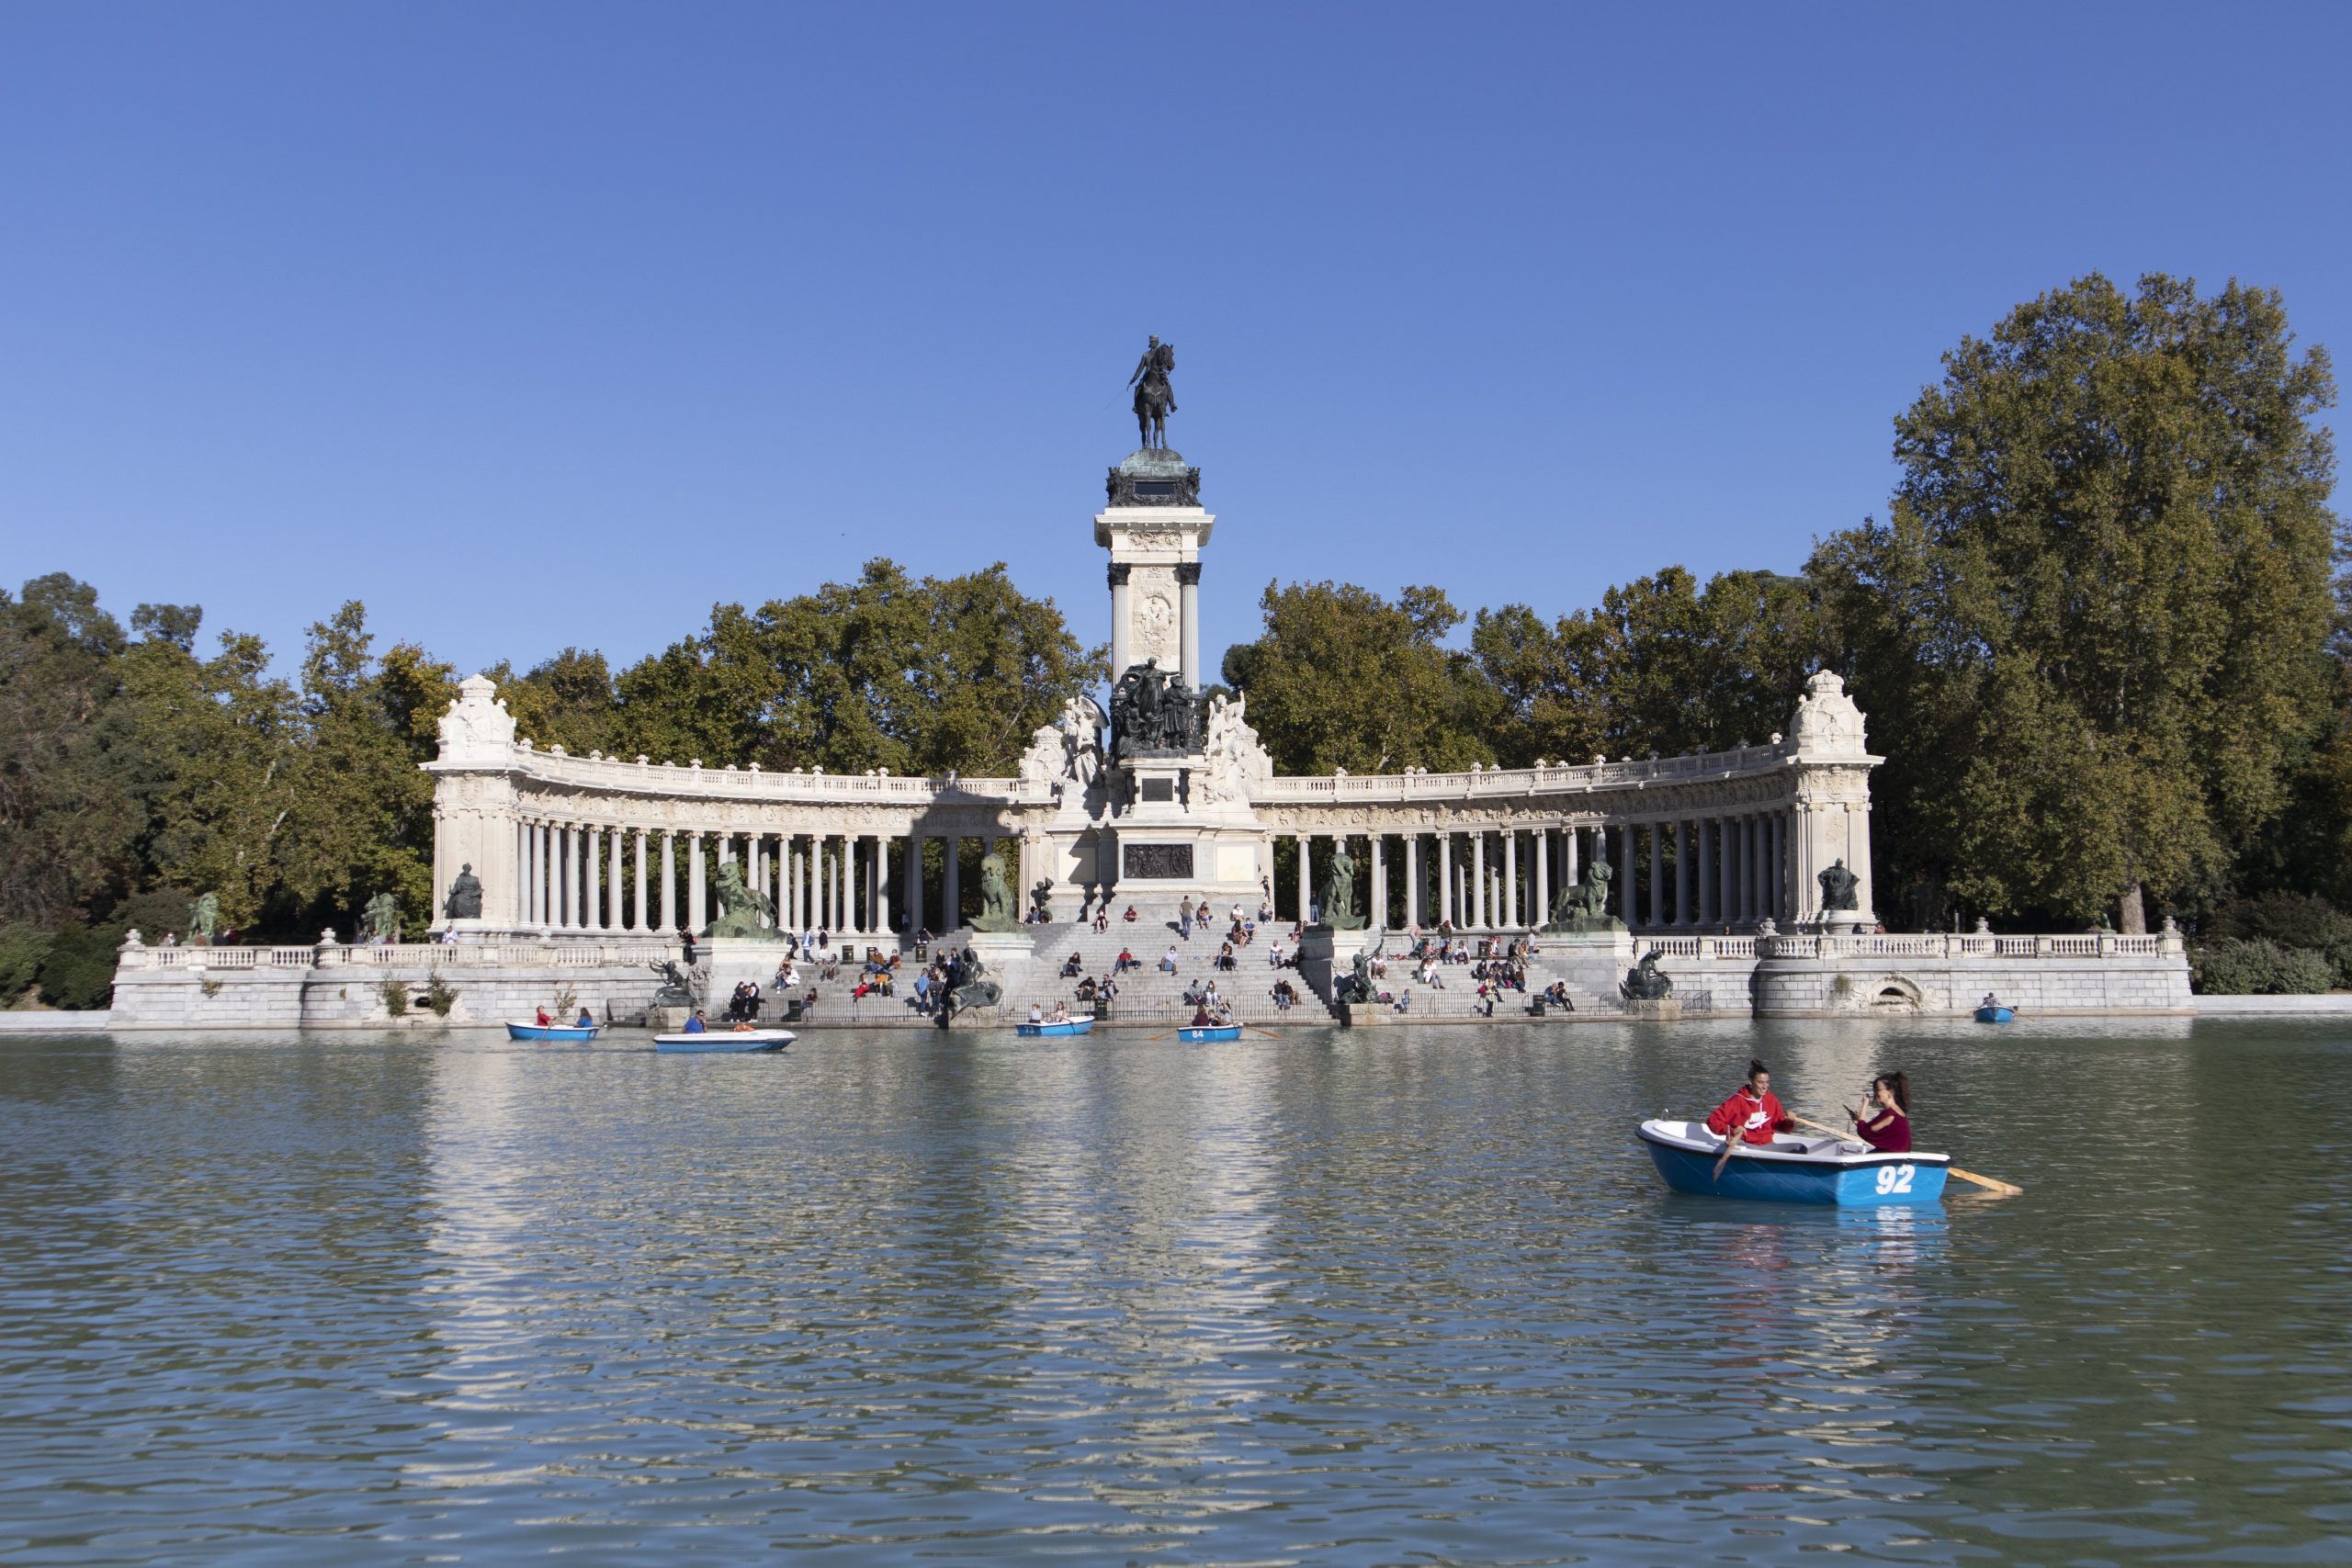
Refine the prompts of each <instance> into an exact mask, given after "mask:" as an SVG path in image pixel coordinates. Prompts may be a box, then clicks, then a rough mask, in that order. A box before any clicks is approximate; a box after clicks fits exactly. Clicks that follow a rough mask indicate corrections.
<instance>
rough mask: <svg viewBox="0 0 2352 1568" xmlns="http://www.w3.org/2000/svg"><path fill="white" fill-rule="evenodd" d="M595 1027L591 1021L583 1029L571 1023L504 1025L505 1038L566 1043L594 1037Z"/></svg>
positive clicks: (579, 1041) (581, 1041)
mask: <svg viewBox="0 0 2352 1568" xmlns="http://www.w3.org/2000/svg"><path fill="white" fill-rule="evenodd" d="M597 1028H598V1026H597V1025H595V1024H593V1023H592V1024H590V1025H589V1026H588V1027H586V1028H585V1029H582V1027H580V1026H579V1025H578V1024H573V1023H510V1024H508V1025H507V1026H506V1038H507V1039H509V1040H560V1041H563V1042H565V1043H571V1044H579V1043H583V1042H586V1041H590V1040H594V1039H595V1038H596V1030H597Z"/></svg>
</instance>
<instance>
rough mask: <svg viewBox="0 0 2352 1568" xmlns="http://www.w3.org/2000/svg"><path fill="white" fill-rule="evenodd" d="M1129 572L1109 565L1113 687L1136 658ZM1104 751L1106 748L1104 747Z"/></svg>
mask: <svg viewBox="0 0 2352 1568" xmlns="http://www.w3.org/2000/svg"><path fill="white" fill-rule="evenodd" d="M1128 570H1130V569H1129V568H1128V567H1126V566H1125V564H1124V563H1122V562H1119V561H1113V562H1112V563H1111V682H1112V684H1114V685H1116V684H1117V683H1118V680H1119V677H1120V676H1122V675H1124V674H1125V673H1126V672H1127V666H1128V665H1130V664H1132V663H1134V662H1135V657H1136V656H1135V649H1133V648H1132V647H1130V646H1129V645H1128V641H1127V572H1128ZM1105 750H1108V748H1107V747H1106V748H1105ZM948 842H950V843H953V842H955V840H952V839H951V840H948ZM944 927H945V929H946V930H948V931H954V930H955V929H956V922H955V921H954V920H953V919H949V920H946V921H945V922H944Z"/></svg>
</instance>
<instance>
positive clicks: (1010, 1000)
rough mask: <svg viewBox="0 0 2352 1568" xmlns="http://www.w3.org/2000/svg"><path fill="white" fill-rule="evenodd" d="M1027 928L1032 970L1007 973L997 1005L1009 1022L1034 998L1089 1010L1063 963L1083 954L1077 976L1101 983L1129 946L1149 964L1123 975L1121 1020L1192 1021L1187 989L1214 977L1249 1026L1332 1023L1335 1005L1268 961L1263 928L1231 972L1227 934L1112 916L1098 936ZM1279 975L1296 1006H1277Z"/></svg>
mask: <svg viewBox="0 0 2352 1568" xmlns="http://www.w3.org/2000/svg"><path fill="white" fill-rule="evenodd" d="M1274 929H1275V930H1276V931H1281V932H1282V933H1283V948H1284V951H1285V952H1288V951H1289V950H1290V948H1291V947H1292V945H1293V944H1292V943H1291V942H1290V940H1289V930H1290V928H1289V927H1287V926H1283V925H1280V924H1279V923H1278V924H1277V925H1276V927H1275V928H1274ZM1023 931H1024V932H1026V933H1029V934H1030V935H1031V938H1032V944H1031V951H1032V953H1033V954H1034V957H1033V958H1032V960H1031V962H1030V964H1029V965H1028V970H1027V973H1026V974H1023V975H1012V976H1008V982H1009V983H1008V984H1007V985H1006V988H1005V993H1004V1002H1003V1004H1002V1006H1001V1008H1000V1009H999V1010H998V1016H999V1017H1000V1018H1002V1019H1005V1020H1008V1021H1019V1020H1021V1019H1024V1018H1026V1017H1028V1016H1029V1007H1030V1004H1031V1003H1032V1002H1035V1003H1036V1004H1037V1005H1038V1006H1039V1007H1041V1008H1043V1009H1044V1010H1046V1011H1047V1012H1049V1013H1050V1012H1051V1011H1053V1010H1054V1004H1055V1003H1056V1002H1062V1003H1065V1004H1067V1005H1068V1006H1069V1010H1070V1012H1071V1013H1072V1014H1073V1015H1079V1014H1082V1013H1084V1012H1085V1010H1086V1008H1085V1004H1083V1003H1081V1002H1080V1001H1079V999H1078V977H1073V978H1070V979H1064V978H1063V977H1062V972H1061V971H1062V965H1063V964H1064V963H1066V962H1067V961H1068V960H1069V955H1070V954H1071V953H1077V954H1078V956H1079V977H1083V976H1093V977H1094V978H1095V979H1097V980H1101V979H1103V977H1104V976H1108V975H1110V974H1111V972H1112V965H1113V964H1114V963H1116V961H1117V959H1118V956H1119V950H1120V949H1121V948H1122V947H1125V948H1128V949H1130V950H1132V951H1133V952H1134V953H1135V955H1136V959H1137V960H1138V961H1140V962H1141V964H1143V967H1142V968H1140V969H1130V970H1128V971H1127V972H1126V973H1125V975H1122V976H1118V982H1119V994H1118V995H1117V996H1116V997H1115V998H1113V999H1112V1001H1111V1004H1110V1016H1111V1018H1112V1019H1113V1021H1116V1022H1118V1023H1121V1024H1127V1023H1156V1024H1159V1025H1160V1026H1161V1027H1163V1028H1168V1029H1173V1028H1175V1027H1176V1026H1177V1025H1179V1024H1183V1023H1190V1022H1191V1021H1192V1019H1193V1010H1192V1009H1191V1008H1190V1007H1188V1006H1186V1005H1185V1004H1184V999H1183V997H1184V990H1185V988H1186V987H1189V986H1192V985H1194V984H1196V983H1199V982H1201V981H1204V980H1214V981H1216V989H1217V995H1218V996H1220V997H1222V998H1225V1000H1226V1002H1227V1006H1228V1008H1229V1009H1230V1010H1231V1012H1232V1016H1233V1017H1234V1018H1235V1019H1236V1020H1237V1021H1241V1022H1244V1023H1277V1022H1280V1023H1291V1024H1324V1023H1330V1022H1332V1021H1333V1018H1332V1014H1331V1010H1330V1009H1329V1008H1327V1007H1326V1006H1324V1005H1323V1002H1322V1001H1321V999H1320V998H1317V996H1316V995H1315V993H1314V992H1313V991H1311V990H1309V989H1308V988H1307V986H1306V982H1305V981H1304V980H1302V979H1300V978H1299V974H1298V971H1297V970H1296V969H1295V968H1293V967H1291V966H1289V965H1288V964H1285V965H1284V966H1283V967H1282V968H1280V969H1276V968H1274V967H1273V966H1272V965H1271V964H1268V963H1267V962H1266V954H1267V952H1268V949H1269V941H1270V939H1269V936H1268V933H1267V931H1265V930H1264V929H1263V928H1261V929H1260V931H1259V933H1258V939H1257V940H1256V941H1255V942H1251V943H1250V944H1249V945H1248V946H1246V947H1238V948H1236V949H1235V950H1234V968H1233V970H1232V971H1231V972H1230V973H1227V972H1224V971H1220V970H1218V969H1217V968H1216V955H1217V950H1218V949H1219V948H1220V947H1222V946H1223V945H1224V938H1223V936H1222V934H1219V935H1216V936H1212V935H1210V934H1209V933H1208V932H1207V931H1201V930H1197V929H1196V930H1195V931H1193V939H1192V941H1190V942H1186V941H1185V940H1184V939H1183V938H1182V936H1180V935H1178V934H1177V931H1176V928H1175V926H1174V924H1173V923H1172V922H1152V921H1147V920H1138V921H1136V923H1135V924H1133V925H1125V924H1123V923H1120V922H1118V921H1115V920H1114V921H1113V922H1112V925H1111V929H1110V930H1109V931H1103V932H1101V933H1099V934H1098V933H1097V932H1096V931H1094V929H1093V928H1092V927H1091V926H1089V925H1082V924H1078V923H1075V922H1070V923H1057V924H1051V925H1042V926H1025V927H1023ZM1170 947H1173V948H1175V949H1176V973H1174V974H1173V975H1170V974H1168V973H1167V972H1165V971H1164V970H1162V969H1161V968H1160V967H1159V964H1160V960H1161V959H1162V958H1164V957H1165V956H1166V955H1167V953H1168V950H1169V948H1170ZM1277 979H1287V980H1289V981H1290V983H1291V986H1292V988H1293V989H1295V990H1296V991H1297V993H1298V998H1299V999H1298V1001H1297V1003H1296V1004H1295V1006H1293V1007H1292V1008H1291V1009H1290V1010H1288V1011H1284V1010H1282V1009H1281V1008H1279V1007H1277V1006H1275V1004H1274V998H1273V985H1274V982H1275V981H1276V980H1277Z"/></svg>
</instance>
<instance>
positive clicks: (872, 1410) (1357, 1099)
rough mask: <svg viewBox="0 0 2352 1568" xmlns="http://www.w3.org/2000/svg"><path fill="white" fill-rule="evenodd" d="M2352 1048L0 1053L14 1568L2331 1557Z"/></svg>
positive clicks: (2342, 1460)
mask: <svg viewBox="0 0 2352 1568" xmlns="http://www.w3.org/2000/svg"><path fill="white" fill-rule="evenodd" d="M2348 1037H2352V1030H2347V1029H2346V1028H2345V1027H2344V1026H2343V1025H2339V1024H2285V1025H2275V1026H2273V1025H2246V1024H2227V1025H2222V1024H2203V1025H2198V1026H2195V1027H2193V1028H2192V1027H2191V1026H2189V1025H2188V1023H2186V1022H2185V1021H2184V1022H2174V1021H2115V1022H2112V1023H2109V1024H2098V1023H2072V1024H2067V1025H2065V1026H2063V1027H2060V1026H2056V1025H2052V1026H2050V1027H2048V1028H2046V1029H2044V1028H2037V1027H2035V1026H2032V1025H2026V1024H2020V1025H2018V1026H2014V1027H2011V1028H2009V1029H2007V1030H2002V1031H1995V1030H1991V1029H1985V1028H1981V1027H1978V1026H1975V1025H1972V1024H1958V1025H1946V1024H1941V1023H1936V1024H1915V1025H1908V1026H1905V1025H1888V1024H1857V1025H1853V1026H1844V1025H1833V1024H1815V1023H1805V1024H1781V1025H1753V1026H1751V1025H1744V1024H1738V1025H1734V1024H1721V1025H1718V1024H1687V1025H1680V1026H1669V1027H1657V1028H1647V1029H1635V1028H1631V1027H1612V1026H1600V1025H1582V1024H1579V1025H1569V1026H1563V1025H1557V1024H1555V1025H1552V1026H1549V1027H1545V1026H1519V1027H1504V1028H1498V1029H1496V1030H1494V1031H1492V1032H1479V1031H1476V1030H1466V1029H1459V1028H1453V1029H1433V1028H1427V1027H1423V1028H1420V1029H1390V1030H1385V1031H1377V1032H1363V1033H1356V1034H1342V1033H1337V1032H1313V1033H1304V1032H1303V1033H1299V1034H1295V1035H1291V1036H1288V1037H1285V1038H1283V1039H1282V1040H1279V1041H1253V1042H1250V1043H1242V1044H1238V1045H1224V1046H1184V1045H1181V1044H1179V1043H1176V1042H1174V1041H1166V1042H1148V1041H1146V1040H1144V1039H1143V1038H1141V1037H1140V1036H1139V1035H1136V1034H1129V1033H1113V1034H1106V1035H1102V1036H1097V1037H1095V1038H1093V1039H1091V1040H1084V1041H1075V1042H1052V1041H1047V1042H1029V1043H1014V1042H1013V1041H1012V1040H1010V1039H995V1038H987V1037H974V1036H967V1035H958V1036H956V1037H954V1038H952V1039H946V1038H941V1037H939V1036H936V1035H929V1034H915V1033H905V1034H896V1033H894V1034H888V1035H884V1034H863V1035H846V1034H836V1035H832V1036H820V1035H818V1036H811V1037H809V1038H808V1039H805V1040H804V1041H803V1042H802V1043H800V1044H798V1045H797V1046H795V1047H794V1048H793V1049H792V1050H791V1051H790V1052H789V1053H788V1054H786V1055H783V1056H779V1057H758V1056H753V1057H698V1058H697V1057H666V1056H656V1055H651V1054H650V1053H649V1052H647V1051H645V1050H643V1049H642V1048H637V1049H628V1048H624V1047H611V1048H605V1047H599V1048H596V1049H591V1050H564V1049H548V1048H543V1047H534V1046H519V1045H509V1044H507V1043H504V1042H503V1041H491V1040H487V1039H482V1038H480V1037H477V1036H473V1035H470V1034H467V1035H456V1036H445V1037H442V1038H440V1039H434V1038H430V1037H426V1036H410V1035H403V1036H386V1037H373V1036H364V1035H363V1036H351V1035H340V1034H338V1035H332V1036H320V1037H311V1038H304V1039H300V1040H294V1039H287V1038H258V1037H256V1038H252V1039H235V1038H228V1039H209V1038H208V1039H190V1040H179V1041H164V1040H153V1041H151V1040H146V1039H135V1040H130V1039H127V1040H125V1041H122V1042H119V1043H108V1042H107V1041H105V1040H103V1039H97V1038H62V1037H61V1038H45V1039H32V1038H22V1037H17V1038H8V1037H0V1561H5V1562H8V1563H11V1564H31V1563H68V1562H71V1563H87V1562H109V1563H141V1564H147V1563H215V1562H241V1563H288V1564H304V1565H309V1564H318V1563H335V1562H368V1563H379V1562H469V1563H470V1562H515V1561H517V1560H521V1559H526V1558H531V1557H539V1556H549V1557H552V1556H556V1555H559V1554H560V1555H561V1556H562V1557H563V1558H564V1559H565V1560H566V1561H568V1562H580V1563H600V1562H642V1561H644V1560H646V1559H647V1558H648V1557H650V1556H652V1555H655V1554H657V1553H659V1554H662V1555H679V1556H683V1555H688V1554H700V1555H702V1556H704V1557H707V1558H708V1559H710V1560H712V1561H714V1562H729V1561H742V1560H747V1559H749V1558H751V1557H752V1556H754V1555H757V1554H766V1553H769V1552H771V1551H775V1550H777V1549H786V1550H788V1551H792V1552H793V1553H794V1554H795V1560H796V1561H807V1562H861V1563H864V1562H1072V1563H1090V1564H1091V1563H1102V1562H1114V1563H1116V1562H1136V1563H1158V1562H1168V1563H1209V1562H1230V1563H1253V1564H1264V1563H1285V1562H1311V1563H1342V1564H1374V1563H1395V1562H1510V1563H1548V1562H1608V1563H1614V1562H1627V1563H1697V1562H1742V1563H1749V1564H1756V1563H1778V1562H1797V1561H1800V1560H1809V1561H1818V1560H1819V1559H1818V1558H1817V1557H1815V1556H1814V1554H1815V1553H1818V1552H1820V1551H1848V1552H1852V1553H1855V1554H1857V1555H1858V1556H1860V1557H1861V1558H1864V1559H1868V1560H1873V1561H1894V1562H1991V1561H2013V1562H2048V1563H2096V1562H2151V1561H2170V1562H2346V1561H2352V1224H2347V1213H2352V1211H2348V1210H2347V1201H2352V1043H2347V1038H2348ZM630 1043H633V1042H630ZM1751 1052H1756V1053H1760V1054H1762V1055H1764V1056H1766V1057H1767V1058H1768V1059H1769V1060H1770V1063H1771V1065H1772V1066H1773V1067H1774V1068H1775V1070H1776V1078H1777V1082H1776V1088H1778V1089H1779V1090H1780V1092H1781V1095H1782V1097H1783V1098H1784V1099H1786V1100H1788V1101H1789V1102H1790V1103H1791V1105H1792V1107H1793V1108H1795V1109H1798V1110H1802V1111H1809V1112H1812V1113H1815V1114H1823V1113H1832V1114H1834V1108H1835V1107H1836V1106H1837V1105H1838V1103H1839V1102H1840V1101H1841V1100H1852V1099H1854V1098H1855V1096H1856V1095H1857V1094H1858V1093H1859V1090H1860V1085H1861V1082H1862V1080H1863V1079H1864V1078H1865V1077H1866V1076H1867V1075H1868V1074H1869V1073H1870V1072H1871V1071H1872V1070H1873V1069H1876V1068H1882V1067H1886V1066H1902V1067H1905V1068H1906V1069H1908V1070H1909V1071H1910V1073H1911V1074H1912V1075H1913V1077H1914V1080H1915V1082H1916V1083H1917V1087H1918V1103H1917V1107H1916V1112H1917V1126H1918V1129H1919V1133H1920V1137H1921V1143H1922V1145H1923V1146H1925V1147H1930V1148H1949V1149H1951V1150H1952V1151H1954V1153H1955V1154H1956V1155H1957V1156H1958V1157H1959V1159H1960V1163H1962V1165H1965V1166H1968V1167H1970V1168H1974V1169H1977V1170H1981V1171H1984V1172H1985V1173H1987V1174H1991V1175H1998V1176H2002V1177H2006V1178H2008V1179H2011V1180H2014V1181H2018V1182H2020V1183H2022V1184H2023V1185H2024V1186H2025V1188H2026V1189H2027V1192H2026V1195H2025V1196H2024V1197H2023V1198H2018V1199H2008V1200H1980V1199H1976V1198H1973V1197H1967V1196H1959V1195H1955V1196H1952V1197H1951V1198H1948V1199H1947V1201H1945V1202H1944V1203H1943V1204H1942V1205H1941V1206H1940V1207H1939V1208H1931V1209H1928V1210H1925V1211H1917V1210H1892V1209H1890V1210H1883V1211H1871V1212H1849V1213H1834V1212H1832V1213H1822V1212H1805V1211H1798V1210H1790V1209H1781V1208H1774V1207H1769V1206H1761V1205H1758V1206H1743V1205H1735V1204H1730V1203H1726V1202H1722V1201H1713V1200H1709V1199H1703V1198H1689V1197H1679V1196H1672V1195H1669V1194H1668V1193H1667V1192H1665V1191H1664V1190H1662V1189H1661V1188H1660V1186H1659V1185H1658V1183H1657V1179H1656V1178H1655V1176H1654V1175H1653V1173H1652V1171H1651V1169H1650V1166H1649V1161H1648V1159H1647V1157H1646V1156H1645V1154H1644V1153H1643V1151H1642V1150H1641V1149H1640V1147H1639V1146H1638V1145H1635V1144H1634V1141H1633V1137H1632V1129H1633V1125H1634V1122H1636V1121H1637V1120H1638V1119H1639V1118H1640V1117H1642V1116H1645V1115H1654V1114H1656V1113H1657V1111H1660V1110H1661V1109H1664V1108H1668V1107H1670V1108H1672V1109H1673V1110H1675V1111H1691V1112H1695V1111H1702V1110H1703V1109H1704V1108H1705V1107H1706V1106H1708V1105H1709V1104H1712V1103H1713V1101H1714V1100H1716V1099H1718V1098H1720V1097H1721V1096H1722V1095H1723V1094H1724V1093H1725V1092H1727V1091H1728V1090H1729V1089H1731V1088H1732V1087H1733V1086H1734V1084H1735V1083H1736V1080H1737V1078H1738V1077H1739V1074H1740V1070H1741V1068H1742V1067H1743V1066H1744V1065H1745V1063H1746V1061H1747V1057H1748V1055H1750V1054H1751ZM1961 1185H1962V1184H1960V1183H1959V1182H1957V1181H1955V1182H1954V1183H1953V1187H1954V1190H1955V1194H1957V1193H1958V1192H1959V1190H1960V1188H1961Z"/></svg>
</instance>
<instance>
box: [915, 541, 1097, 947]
mask: <svg viewBox="0 0 2352 1568" xmlns="http://www.w3.org/2000/svg"><path fill="white" fill-rule="evenodd" d="M1119 595H1120V600H1121V602H1122V603H1125V595H1126V589H1125V587H1124V586H1123V587H1121V588H1120V590H1119ZM1119 624H1120V625H1121V626H1125V625H1126V623H1125V621H1122V622H1120V623H1119ZM939 841H940V843H942V844H943V845H944V846H945V847H946V851H947V853H946V855H945V856H944V860H943V870H944V873H945V875H944V881H945V882H946V884H947V885H946V886H944V887H943V888H941V889H940V893H939V898H940V903H939V934H940V935H941V936H943V937H944V936H945V935H946V934H947V933H948V932H950V931H955V930H956V928H958V927H959V926H961V925H962V924H963V923H964V916H963V908H964V867H963V865H962V864H961V862H962V860H963V858H964V840H961V839H959V838H957V837H956V835H955V834H953V833H950V834H948V835H947V836H946V837H945V838H944V839H942V840H939Z"/></svg>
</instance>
